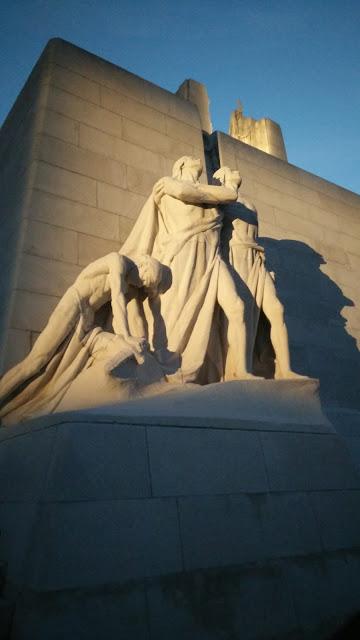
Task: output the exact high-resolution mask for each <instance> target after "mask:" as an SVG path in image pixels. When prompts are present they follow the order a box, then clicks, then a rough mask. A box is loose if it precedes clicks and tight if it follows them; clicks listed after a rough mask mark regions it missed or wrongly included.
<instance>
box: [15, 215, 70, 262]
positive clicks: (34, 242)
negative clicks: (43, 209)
mask: <svg viewBox="0 0 360 640" xmlns="http://www.w3.org/2000/svg"><path fill="white" fill-rule="evenodd" d="M77 244H78V242H77V233H76V232H75V231H70V230H69V229H62V228H61V227H59V226H56V227H55V226H53V225H51V224H44V223H43V222H37V221H35V220H29V222H28V225H27V229H26V234H25V240H24V245H23V250H24V252H25V253H30V254H32V255H35V256H43V257H45V258H52V259H53V260H61V261H63V262H73V263H74V264H77V261H78V247H77Z"/></svg>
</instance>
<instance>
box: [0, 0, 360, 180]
mask: <svg viewBox="0 0 360 640" xmlns="http://www.w3.org/2000/svg"><path fill="white" fill-rule="evenodd" d="M359 34H360V2H359V0H267V1H262V0H248V1H247V2H244V1H242V0H225V1H224V2H220V1H219V0H197V2H195V0H192V1H190V0H168V1H164V0H148V1H145V0H2V3H1V8H0V43H1V45H0V77H1V94H2V100H1V106H0V121H1V122H2V121H3V120H4V118H5V117H6V114H7V113H8V111H9V110H10V108H11V105H12V103H13V102H14V100H15V98H16V96H17V94H18V92H19V90H20V89H21V87H22V85H23V84H24V82H25V80H26V78H27V76H28V74H29V73H30V71H31V68H32V67H33V65H34V64H35V61H36V59H37V58H38V56H39V55H40V53H41V51H42V49H43V47H44V46H45V44H46V42H47V41H48V40H49V39H50V38H52V37H55V36H59V37H62V38H64V39H65V40H69V41H71V42H73V43H75V44H77V45H78V46H80V47H83V48H84V49H87V50H88V51H91V52H93V53H95V54H97V55H99V56H101V57H104V58H106V59H107V60H110V61H111V62H114V63H115V64H118V65H119V66H122V67H124V68H126V69H128V70H130V71H132V72H134V73H136V74H138V75H140V76H143V77H145V78H147V79H148V80H151V81H152V82H155V83H156V84H159V85H160V86H162V87H165V88H166V89H169V90H170V91H175V90H176V89H177V87H178V86H179V84H181V82H182V81H183V80H184V79H185V78H189V77H191V78H194V79H196V80H199V81H200V82H204V83H205V84H206V85H207V89H208V93H209V96H210V99H211V114H212V121H213V125H214V127H215V128H216V129H219V130H221V131H225V132H227V130H228V122H229V116H230V112H231V110H232V109H233V108H234V107H235V106H236V101H237V99H240V100H241V102H242V104H243V106H244V112H245V114H246V115H251V116H253V117H256V118H259V117H263V116H266V117H269V118H272V119H273V120H275V121H276V122H278V123H279V124H280V125H281V127H282V130H283V134H284V138H285V143H286V147H287V152H288V158H289V161H290V162H292V163H293V164H295V165H298V166H300V167H302V168H304V169H307V170H308V171H310V172H312V173H315V174H317V175H320V176H322V177H323V178H326V179H327V180H330V181H332V182H335V183H337V184H340V185H341V186H344V187H346V188H348V189H351V190H353V191H356V192H357V193H360V171H359V166H360V162H359V155H360V153H359V144H360V108H359V107H360V37H359Z"/></svg>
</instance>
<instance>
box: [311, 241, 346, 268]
mask: <svg viewBox="0 0 360 640" xmlns="http://www.w3.org/2000/svg"><path fill="white" fill-rule="evenodd" d="M315 246H316V250H317V251H318V253H319V254H320V255H321V256H323V258H324V259H325V260H331V262H339V263H340V264H344V265H348V264H349V263H350V264H352V263H351V256H350V255H348V254H347V253H346V252H345V251H344V250H343V249H341V248H340V247H337V246H334V245H329V244H324V243H322V242H317V243H316V244H315Z"/></svg>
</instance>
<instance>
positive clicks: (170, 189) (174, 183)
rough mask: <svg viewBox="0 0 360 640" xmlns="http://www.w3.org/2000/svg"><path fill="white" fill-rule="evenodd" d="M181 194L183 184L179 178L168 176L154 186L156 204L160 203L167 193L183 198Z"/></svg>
mask: <svg viewBox="0 0 360 640" xmlns="http://www.w3.org/2000/svg"><path fill="white" fill-rule="evenodd" d="M181 194H182V184H181V183H179V181H178V180H175V179H174V178H170V177H167V176H165V177H164V178H160V180H158V181H157V182H156V184H155V185H154V187H153V196H154V200H155V202H156V204H159V202H160V200H161V198H162V197H163V196H165V195H167V196H173V198H181Z"/></svg>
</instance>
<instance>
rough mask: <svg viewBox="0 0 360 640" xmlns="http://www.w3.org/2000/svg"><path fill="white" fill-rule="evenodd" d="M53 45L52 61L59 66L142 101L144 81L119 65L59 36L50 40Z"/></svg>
mask: <svg viewBox="0 0 360 640" xmlns="http://www.w3.org/2000/svg"><path fill="white" fill-rule="evenodd" d="M50 42H51V43H52V45H53V51H52V61H53V62H55V63H57V64H59V65H60V66H61V67H66V68H67V69H70V70H71V71H73V72H76V73H78V74H80V75H81V76H84V77H85V78H89V79H90V80H92V81H94V82H97V83H99V84H100V85H103V86H105V87H108V88H110V89H114V90H115V91H116V90H118V91H120V92H122V93H125V94H126V95H129V96H131V97H133V98H135V99H136V100H139V101H141V102H144V81H143V79H142V78H140V77H139V76H136V75H135V74H133V73H130V72H129V71H126V70H125V69H122V68H121V67H118V66H116V65H114V64H112V63H110V62H107V61H106V60H103V59H102V58H98V57H97V56H95V55H93V54H91V53H88V52H87V51H84V50H83V49H80V48H79V47H76V46H74V45H72V44H70V43H69V42H65V41H64V40H61V39H60V38H55V39H53V40H51V41H50Z"/></svg>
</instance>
